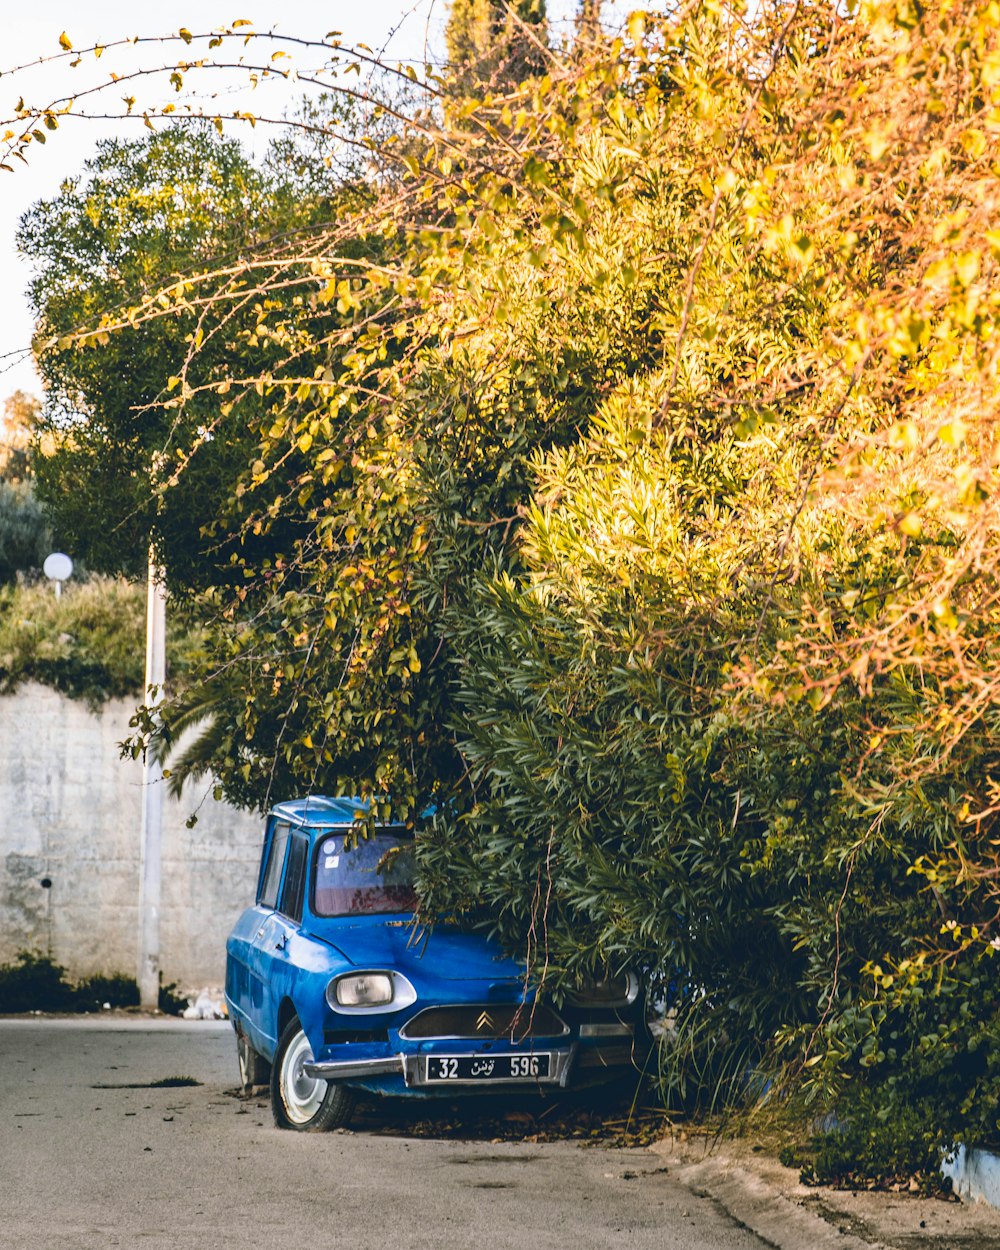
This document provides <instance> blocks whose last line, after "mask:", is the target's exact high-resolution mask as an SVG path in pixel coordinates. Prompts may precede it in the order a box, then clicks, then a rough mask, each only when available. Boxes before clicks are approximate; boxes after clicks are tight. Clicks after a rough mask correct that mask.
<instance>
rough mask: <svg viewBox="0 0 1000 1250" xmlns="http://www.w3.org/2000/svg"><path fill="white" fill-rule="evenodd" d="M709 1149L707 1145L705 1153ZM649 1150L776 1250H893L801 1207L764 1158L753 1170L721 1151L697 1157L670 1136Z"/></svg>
mask: <svg viewBox="0 0 1000 1250" xmlns="http://www.w3.org/2000/svg"><path fill="white" fill-rule="evenodd" d="M709 1149H712V1148H711V1147H710V1146H709V1145H708V1143H704V1144H703V1146H702V1150H703V1151H707V1150H709ZM650 1150H652V1151H653V1152H654V1153H655V1154H657V1155H659V1156H660V1157H661V1158H663V1159H664V1160H665V1162H666V1163H667V1165H668V1167H669V1168H670V1175H671V1177H672V1178H673V1179H674V1180H677V1181H679V1182H680V1183H681V1184H682V1185H684V1186H685V1187H686V1188H687V1189H690V1190H691V1192H692V1193H693V1194H695V1195H696V1196H699V1197H705V1196H707V1197H709V1198H711V1199H713V1200H714V1201H715V1202H717V1203H718V1204H719V1205H720V1206H721V1207H722V1208H723V1209H724V1210H725V1211H726V1212H727V1213H728V1215H729V1216H730V1217H731V1218H732V1219H733V1220H735V1221H736V1223H737V1224H740V1225H742V1226H743V1227H744V1228H747V1229H749V1230H750V1232H752V1233H754V1234H755V1235H756V1236H757V1237H759V1238H761V1240H762V1241H765V1242H767V1243H768V1244H769V1245H771V1246H774V1247H775V1248H776V1250H888V1247H887V1246H886V1243H885V1242H882V1241H878V1240H871V1239H869V1238H862V1237H859V1236H857V1235H856V1233H855V1232H854V1231H851V1230H849V1229H848V1227H847V1226H846V1225H845V1224H839V1225H837V1226H834V1225H832V1224H830V1223H829V1222H828V1221H827V1219H825V1218H824V1216H823V1215H822V1214H820V1213H819V1212H818V1211H816V1210H811V1209H809V1208H808V1207H806V1206H803V1205H801V1200H800V1201H796V1197H799V1195H798V1194H796V1195H795V1196H792V1195H791V1194H790V1193H789V1192H788V1189H789V1187H788V1186H786V1185H778V1184H776V1183H775V1182H774V1180H772V1179H771V1178H770V1177H769V1176H768V1175H767V1172H769V1171H770V1170H771V1167H773V1166H778V1167H780V1164H778V1165H775V1164H773V1161H765V1160H763V1159H762V1160H760V1165H759V1166H757V1165H756V1164H757V1161H756V1160H755V1161H754V1162H755V1166H754V1167H753V1168H750V1167H748V1166H746V1165H744V1164H743V1163H742V1162H741V1161H738V1160H735V1159H733V1158H732V1156H731V1155H730V1154H729V1153H728V1152H727V1151H725V1150H722V1149H719V1148H715V1149H712V1153H711V1154H708V1153H701V1156H700V1157H697V1158H695V1157H692V1155H693V1153H694V1152H692V1151H690V1149H684V1148H683V1147H680V1146H679V1143H677V1142H676V1141H672V1140H670V1139H669V1138H668V1139H664V1140H663V1141H659V1142H656V1143H655V1144H654V1145H652V1146H651V1147H650ZM769 1165H770V1166H769ZM794 1189H795V1190H801V1191H803V1192H802V1198H804V1199H808V1198H809V1197H810V1196H812V1197H815V1195H810V1193H809V1191H808V1190H806V1189H805V1186H802V1185H798V1184H796V1185H794Z"/></svg>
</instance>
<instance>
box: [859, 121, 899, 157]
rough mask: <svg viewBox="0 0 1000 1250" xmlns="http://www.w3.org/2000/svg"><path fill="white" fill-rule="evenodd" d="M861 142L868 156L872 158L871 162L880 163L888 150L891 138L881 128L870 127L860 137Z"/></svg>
mask: <svg viewBox="0 0 1000 1250" xmlns="http://www.w3.org/2000/svg"><path fill="white" fill-rule="evenodd" d="M861 141H862V143H863V144H864V145H865V147H866V148H867V150H868V155H869V156H870V157H871V158H872V160H873V161H880V160H881V159H882V157H883V156H884V155H885V154H886V152H887V151H888V150H889V145H890V144H891V142H892V138H891V136H890V135H889V133H888V132H887V131H886V130H885V129H883V128H882V127H880V126H872V127H871V128H870V129H869V130H866V131H865V132H864V134H863V135H862V136H861Z"/></svg>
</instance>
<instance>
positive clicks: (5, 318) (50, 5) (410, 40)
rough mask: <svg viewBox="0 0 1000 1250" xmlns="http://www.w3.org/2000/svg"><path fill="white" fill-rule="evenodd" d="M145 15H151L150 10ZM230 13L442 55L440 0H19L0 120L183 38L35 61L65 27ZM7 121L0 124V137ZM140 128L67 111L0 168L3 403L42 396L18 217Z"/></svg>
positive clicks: (393, 54)
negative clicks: (150, 4) (151, 2)
mask: <svg viewBox="0 0 1000 1250" xmlns="http://www.w3.org/2000/svg"><path fill="white" fill-rule="evenodd" d="M548 7H549V14H550V19H551V20H552V22H553V25H554V27H555V29H556V30H559V29H560V28H562V29H565V27H566V25H567V24H568V22H569V19H570V15H571V14H572V12H573V10H574V7H575V6H574V3H573V0H550V3H549V6H548ZM150 12H151V13H152V14H153V15H151V16H147V14H149V13H150ZM137 14H140V15H141V16H137ZM237 18H242V19H248V20H250V21H252V22H253V24H254V27H255V29H257V30H267V29H275V30H277V31H279V32H281V33H283V34H286V35H305V36H308V37H313V38H317V37H318V38H322V37H323V36H324V35H326V33H327V32H328V31H330V30H340V31H341V32H342V37H343V40H344V42H345V43H348V42H351V43H356V42H362V43H366V44H368V45H369V46H370V47H371V48H372V49H373V50H375V51H379V52H382V51H384V59H386V60H387V61H388V62H390V63H392V64H395V63H396V62H404V61H412V62H415V63H417V64H422V63H423V62H424V60H425V59H426V57H427V55H428V53H429V54H430V56H431V58H432V59H437V58H438V57H439V56H440V53H441V49H442V47H443V42H444V40H443V31H444V24H445V21H446V18H447V0H409V2H408V3H402V4H401V3H400V0H364V3H363V4H359V3H358V2H357V0H351V2H350V3H347V2H345V0H280V3H278V2H276V0H268V2H267V3H254V2H253V0H246V3H244V2H243V0H224V2H222V3H220V0H197V2H195V0H164V2H163V3H161V4H159V5H157V6H156V7H155V9H153V10H149V9H146V7H145V6H140V5H137V4H136V3H135V0H86V3H81V2H80V0H46V2H45V3H44V4H40V5H39V6H38V8H37V9H34V8H33V7H32V6H30V5H20V6H18V9H17V16H15V17H12V18H10V19H9V20H8V21H7V22H5V24H4V38H3V41H2V44H0V119H5V118H9V117H11V116H13V114H14V110H15V106H16V104H17V102H18V98H19V97H22V96H23V98H24V100H25V102H26V104H29V105H32V104H38V105H42V106H44V105H47V104H50V103H51V102H52V101H53V100H55V99H57V98H60V97H63V96H67V95H71V94H73V93H74V92H77V93H79V92H80V90H81V84H83V83H84V82H86V84H87V85H91V84H93V83H96V82H98V81H102V80H107V78H108V76H109V74H110V73H111V72H113V71H115V70H117V71H118V72H119V73H120V72H124V70H125V69H126V68H128V67H134V66H136V65H147V66H150V67H152V66H155V65H162V64H163V63H164V60H165V58H167V57H170V56H172V57H173V58H174V59H176V58H177V57H178V56H179V55H180V53H179V51H177V49H178V48H179V47H180V45H171V46H170V47H169V48H168V49H163V48H160V49H157V48H156V47H155V46H154V47H152V48H128V49H127V50H124V51H123V52H121V53H114V52H108V53H106V54H105V55H104V56H102V57H101V59H100V61H97V60H95V59H94V58H88V59H87V61H86V62H85V63H84V64H82V65H81V66H80V67H78V68H76V69H71V68H70V67H69V65H68V64H67V60H66V59H65V58H64V59H63V60H62V61H60V62H57V63H55V64H41V65H40V64H37V62H38V60H39V58H40V57H49V56H52V55H53V54H57V53H59V52H60V46H59V40H60V36H61V35H62V34H63V32H65V33H66V35H67V37H68V39H69V40H70V42H71V43H72V45H73V47H74V48H76V49H80V48H85V47H87V46H89V45H92V44H94V43H103V42H105V41H108V42H110V41H112V40H115V39H118V38H121V37H123V36H126V37H127V36H132V35H142V36H148V35H162V34H167V33H172V32H176V31H178V30H179V29H180V28H181V27H185V28H187V29H189V30H190V31H192V32H194V33H200V32H202V31H208V30H209V29H211V28H214V27H217V26H221V25H231V24H232V22H233V21H234V20H235V19H237ZM192 50H193V48H192ZM310 55H311V54H308V53H301V54H296V56H297V57H298V64H299V65H300V66H301V67H302V68H303V69H305V68H307V67H308V66H309V65H310V64H311V63H312V62H311V60H310ZM312 55H314V54H312ZM290 63H293V62H290V61H289V60H287V59H286V60H283V61H282V62H281V64H282V66H287V65H289V64H290ZM15 69H16V72H11V71H14V70H15ZM221 89H222V93H223V94H222V100H221V102H220V104H219V109H220V112H229V113H232V112H233V111H234V110H237V109H246V110H250V111H255V112H264V103H265V101H264V99H263V91H261V90H258V91H257V92H255V93H251V91H250V90H249V88H243V87H239V88H238V87H237V86H236V81H235V79H233V80H230V82H229V83H228V84H226V83H223V84H221ZM128 90H129V92H130V93H131V94H134V95H136V96H137V98H139V99H140V100H141V101H143V102H148V103H155V102H156V101H157V100H164V99H168V98H173V99H177V98H178V97H176V96H173V94H172V92H171V91H170V89H169V85H168V84H166V83H165V82H163V81H162V80H161V82H160V85H157V84H156V82H155V80H153V79H149V80H146V82H144V83H143V85H142V86H139V87H134V86H133V87H130V88H129V89H128ZM123 94H124V93H123V92H122V90H121V88H117V89H115V90H113V91H112V92H111V94H110V96H109V100H110V101H112V102H113V103H115V104H118V101H120V99H121V96H122V95H123ZM294 99H295V92H294V90H290V89H289V88H288V87H287V85H284V86H277V85H276V87H275V88H274V89H273V94H272V96H271V100H272V101H273V103H272V104H271V105H270V108H271V110H272V111H274V112H276V113H279V114H280V112H282V111H283V109H284V108H285V107H286V106H288V105H291V104H293V103H294ZM119 107H120V105H119ZM5 129H6V126H0V134H2V133H3V131H4V130H5ZM263 130H264V128H263V127H258V129H257V131H256V132H254V131H251V130H250V129H249V128H248V127H242V128H240V127H239V126H238V125H237V124H236V123H233V124H231V125H230V126H228V127H227V133H229V134H235V135H238V136H239V137H240V138H241V139H244V140H245V141H246V142H247V143H248V145H250V146H252V147H254V148H256V150H257V151H258V152H259V151H260V150H261V148H262V147H263V146H264V145H265V143H266V139H267V135H266V134H264V133H262V132H263ZM144 133H145V132H144V130H143V123H142V120H141V118H140V119H138V120H131V121H111V122H100V121H92V120H85V119H75V118H67V119H66V120H65V121H64V122H63V123H62V125H61V126H60V127H59V129H58V130H57V131H55V132H52V133H50V134H49V135H48V142H47V143H46V144H45V145H44V147H43V146H40V145H38V144H34V143H33V144H32V145H31V147H30V149H29V153H28V155H29V164H28V165H27V166H24V165H22V164H21V163H20V162H14V164H15V166H16V168H15V171H14V172H13V173H7V172H4V171H2V170H0V292H2V295H0V403H2V401H3V399H4V398H5V397H6V396H8V395H10V394H11V393H12V392H13V391H15V390H18V389H20V390H25V391H28V392H31V393H33V394H40V393H41V385H40V383H39V381H38V376H37V374H36V372H35V369H34V365H33V364H32V362H31V359H30V351H29V350H28V349H29V345H30V341H31V333H32V326H33V320H32V314H31V310H30V308H29V306H28V302H27V300H26V298H25V296H24V291H25V288H26V286H27V284H28V281H29V278H30V276H31V268H30V262H29V260H28V259H27V258H25V257H22V256H19V255H18V253H17V248H16V244H15V238H14V236H15V231H16V229H17V222H18V219H19V218H20V217H21V215H22V214H23V213H24V212H26V211H27V210H28V209H29V208H30V207H31V205H32V204H33V203H35V202H36V201H37V200H39V199H43V198H46V197H49V196H52V195H54V194H55V193H56V191H57V190H58V188H59V185H60V183H61V182H62V181H63V180H64V179H65V178H67V177H71V176H73V175H75V174H77V173H79V172H80V171H81V170H82V167H83V163H84V161H85V160H86V159H87V157H88V156H89V155H90V154H91V153H92V152H93V150H94V147H95V145H96V143H97V142H98V140H99V139H101V138H106V137H115V136H117V137H122V138H133V137H141V136H142V135H143V134H144ZM272 133H273V132H272Z"/></svg>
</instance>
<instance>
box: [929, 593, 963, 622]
mask: <svg viewBox="0 0 1000 1250" xmlns="http://www.w3.org/2000/svg"><path fill="white" fill-rule="evenodd" d="M931 612H932V613H933V615H934V619H935V620H936V621H937V622H938V623H939V624H941V625H943V626H944V627H945V628H946V629H957V628H958V617H957V616H956V615H955V613H954V611H953V610H952V606H951V604H950V603H949V602H948V600H947V599H938V600H937V601H936V602H935V603H934V604H933V605H932V607H931Z"/></svg>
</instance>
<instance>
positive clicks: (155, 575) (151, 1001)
mask: <svg viewBox="0 0 1000 1250" xmlns="http://www.w3.org/2000/svg"><path fill="white" fill-rule="evenodd" d="M166 637H167V595H166V588H165V586H164V584H163V570H162V569H159V568H157V566H156V563H155V561H154V559H153V549H152V547H150V549H149V574H148V578H147V581H146V700H147V702H148V703H149V704H150V705H151V706H152V707H156V706H157V705H158V704H159V703H160V702H161V700H162V699H163V683H164V680H165V679H166V670H167V660H166ZM150 687H155V694H151V693H150ZM162 834H163V766H162V764H161V763H160V762H159V760H155V759H154V758H153V752H152V751H151V750H147V751H146V755H145V759H144V761H143V767H142V832H141V838H142V841H141V844H140V847H139V958H138V973H137V976H136V980H137V981H138V982H139V1001H140V1003H141V1004H142V1006H143V1007H146V1008H148V1009H151V1010H152V1009H155V1008H156V1007H157V1006H158V1004H159V999H160V863H161V841H162Z"/></svg>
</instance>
